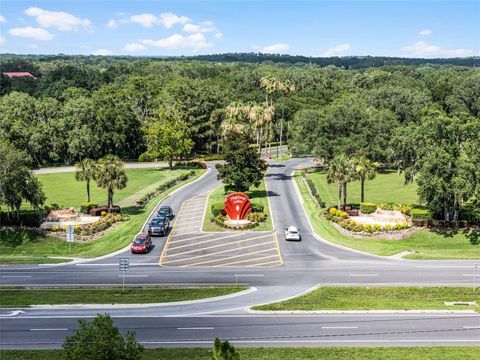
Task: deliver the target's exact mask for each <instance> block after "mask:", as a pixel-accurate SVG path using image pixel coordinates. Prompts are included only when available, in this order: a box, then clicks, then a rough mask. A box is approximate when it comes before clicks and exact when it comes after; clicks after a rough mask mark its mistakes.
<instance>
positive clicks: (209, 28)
mask: <svg viewBox="0 0 480 360" xmlns="http://www.w3.org/2000/svg"><path fill="white" fill-rule="evenodd" d="M182 30H183V31H186V32H190V33H199V32H202V33H208V32H214V31H217V28H216V27H215V24H214V23H213V22H211V21H203V22H202V23H200V24H191V23H186V24H185V25H183V28H182Z"/></svg>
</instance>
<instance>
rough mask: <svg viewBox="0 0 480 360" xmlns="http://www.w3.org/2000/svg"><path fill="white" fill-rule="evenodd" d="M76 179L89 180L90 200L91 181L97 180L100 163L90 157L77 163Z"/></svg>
mask: <svg viewBox="0 0 480 360" xmlns="http://www.w3.org/2000/svg"><path fill="white" fill-rule="evenodd" d="M75 167H76V168H77V170H76V172H75V179H76V180H77V181H86V182H87V201H88V202H90V181H91V180H95V177H96V176H97V172H98V164H97V163H96V162H95V161H94V160H92V159H89V158H85V159H83V160H82V161H80V162H79V163H77V164H76V165H75Z"/></svg>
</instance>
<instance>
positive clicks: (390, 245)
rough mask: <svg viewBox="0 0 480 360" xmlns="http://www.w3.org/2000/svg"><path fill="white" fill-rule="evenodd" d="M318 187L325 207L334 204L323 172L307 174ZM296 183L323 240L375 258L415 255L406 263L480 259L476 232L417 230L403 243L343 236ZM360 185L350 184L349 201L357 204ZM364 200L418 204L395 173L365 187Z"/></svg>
mask: <svg viewBox="0 0 480 360" xmlns="http://www.w3.org/2000/svg"><path fill="white" fill-rule="evenodd" d="M308 177H309V178H310V179H312V180H313V181H314V183H315V186H316V187H317V189H318V191H319V193H320V195H321V196H322V198H323V199H324V201H325V202H326V204H327V205H332V204H336V203H337V188H336V185H335V184H327V182H326V177H325V174H324V173H322V172H317V173H311V174H308ZM295 181H296V182H297V185H298V187H299V189H300V192H301V194H302V197H303V199H304V205H305V209H306V210H307V214H308V216H309V218H310V220H311V222H312V225H313V228H314V230H315V232H316V233H317V234H318V235H320V236H321V237H322V238H324V239H325V240H328V241H331V242H334V243H337V244H340V245H343V246H347V247H350V248H353V249H356V250H360V251H365V252H369V253H372V254H376V255H382V256H390V255H394V254H397V253H400V252H402V251H414V252H415V253H414V254H411V255H407V256H406V258H408V259H436V260H440V259H479V258H480V241H479V237H480V234H479V232H478V231H477V232H476V231H465V232H464V231H447V230H445V231H443V232H435V231H431V230H419V231H416V232H415V233H414V234H412V235H411V236H410V237H408V238H406V239H402V240H379V239H373V238H369V237H364V238H361V239H358V238H353V237H349V236H345V235H343V234H341V233H339V232H338V231H337V229H336V228H334V227H333V226H332V225H331V224H330V222H328V221H327V220H325V219H323V218H322V217H321V216H320V214H321V212H322V210H321V209H319V208H318V207H316V206H315V203H314V201H313V199H312V198H311V196H310V195H309V193H308V190H307V187H306V185H305V182H304V181H303V180H302V178H301V176H300V174H299V173H296V174H295ZM359 188H360V185H359V183H358V182H353V183H350V184H349V187H348V194H349V195H348V201H349V202H353V203H355V202H359V201H360V198H359V192H360V190H359ZM365 198H366V200H368V201H371V202H374V203H377V204H381V203H387V202H395V203H407V204H408V203H415V202H417V201H416V199H417V196H416V186H415V184H409V185H407V186H404V185H403V177H402V176H400V175H398V174H397V173H386V174H378V175H377V177H376V178H375V180H372V181H367V182H366V184H365Z"/></svg>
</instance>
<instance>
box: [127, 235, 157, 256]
mask: <svg viewBox="0 0 480 360" xmlns="http://www.w3.org/2000/svg"><path fill="white" fill-rule="evenodd" d="M151 248H152V238H151V237H150V235H148V234H147V233H144V232H142V233H140V234H138V235H137V236H135V239H134V240H133V243H132V246H131V247H130V249H131V251H132V254H139V253H140V254H146V253H148V252H149V251H150V249H151Z"/></svg>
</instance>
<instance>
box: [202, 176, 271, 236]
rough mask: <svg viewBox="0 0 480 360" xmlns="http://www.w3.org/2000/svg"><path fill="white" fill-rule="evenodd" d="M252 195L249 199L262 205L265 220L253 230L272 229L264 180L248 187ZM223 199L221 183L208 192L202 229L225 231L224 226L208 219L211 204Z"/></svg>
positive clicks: (210, 213) (211, 216)
mask: <svg viewBox="0 0 480 360" xmlns="http://www.w3.org/2000/svg"><path fill="white" fill-rule="evenodd" d="M250 191H251V193H252V195H251V196H250V201H251V202H255V203H257V204H260V205H263V213H264V214H265V215H266V220H265V222H263V223H261V224H260V225H259V226H257V227H256V228H254V229H251V230H254V231H268V230H272V219H271V217H270V208H269V206H268V196H267V191H266V190H265V182H264V181H262V183H261V184H260V186H259V187H252V188H251V189H250ZM224 201H225V193H224V187H223V185H220V186H219V187H217V188H215V190H213V191H212V192H211V193H210V196H209V197H208V203H207V211H206V212H205V218H204V219H203V231H225V229H224V228H222V227H220V226H218V225H217V224H215V223H214V222H212V221H210V219H212V218H213V215H212V211H211V208H212V205H213V204H215V203H218V202H221V203H223V202H224Z"/></svg>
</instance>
